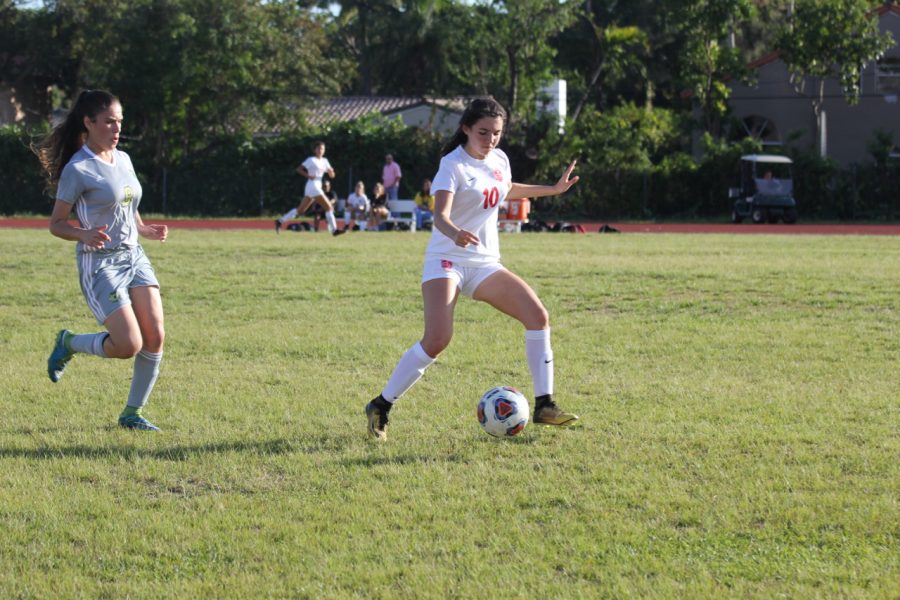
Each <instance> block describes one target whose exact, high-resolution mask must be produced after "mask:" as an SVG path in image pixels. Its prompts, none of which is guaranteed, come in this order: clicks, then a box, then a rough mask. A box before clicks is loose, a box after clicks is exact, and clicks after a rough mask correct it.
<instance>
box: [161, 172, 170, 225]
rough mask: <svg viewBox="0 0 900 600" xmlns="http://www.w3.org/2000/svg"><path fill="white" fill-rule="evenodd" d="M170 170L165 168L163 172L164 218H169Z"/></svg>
mask: <svg viewBox="0 0 900 600" xmlns="http://www.w3.org/2000/svg"><path fill="white" fill-rule="evenodd" d="M168 187H169V170H168V169H167V168H166V167H163V172H162V213H163V215H164V216H168V215H169V212H168V207H169V190H168Z"/></svg>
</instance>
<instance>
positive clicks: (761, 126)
mask: <svg viewBox="0 0 900 600" xmlns="http://www.w3.org/2000/svg"><path fill="white" fill-rule="evenodd" d="M742 123H743V125H744V133H745V135H746V136H747V137H750V138H753V139H754V140H759V141H760V142H762V145H763V146H781V134H779V133H778V128H777V127H776V126H775V123H773V122H772V121H771V120H770V119H767V118H766V117H762V116H760V115H750V116H749V117H744V120H743V121H742Z"/></svg>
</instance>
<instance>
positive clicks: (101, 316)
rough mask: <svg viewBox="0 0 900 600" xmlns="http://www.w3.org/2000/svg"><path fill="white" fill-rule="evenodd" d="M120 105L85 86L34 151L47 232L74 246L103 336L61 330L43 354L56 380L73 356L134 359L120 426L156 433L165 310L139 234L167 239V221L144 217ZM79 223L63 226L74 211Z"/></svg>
mask: <svg viewBox="0 0 900 600" xmlns="http://www.w3.org/2000/svg"><path fill="white" fill-rule="evenodd" d="M121 131H122V105H121V103H120V102H119V100H118V98H116V97H115V96H113V95H112V94H110V93H109V92H104V91H101V90H88V91H84V92H82V93H81V94H80V95H79V96H78V100H77V101H76V102H75V106H74V107H73V108H72V110H71V111H70V112H69V114H68V116H67V117H66V120H65V121H64V122H63V123H61V124H60V125H58V126H57V127H56V128H55V129H54V130H53V131H52V132H51V133H50V135H49V136H48V137H47V139H46V140H45V141H44V142H43V143H42V144H41V145H40V146H37V147H36V148H35V150H36V152H37V154H38V158H39V159H40V160H41V164H42V165H43V167H44V169H45V170H46V172H47V180H48V184H49V186H50V187H51V189H52V188H54V187H55V188H56V203H55V204H54V205H53V213H52V215H51V216H50V232H51V233H52V234H53V235H55V236H56V237H59V238H62V239H64V240H69V241H74V242H77V244H76V246H75V255H76V259H77V264H78V273H79V277H80V280H81V291H82V293H83V294H84V298H85V300H86V301H87V304H88V307H89V308H90V310H91V312H93V313H94V316H95V317H96V318H97V322H98V323H99V324H101V325H103V326H104V327H105V328H106V331H102V332H99V333H84V334H73V333H72V332H70V331H69V330H68V329H63V330H61V331H60V332H59V333H58V334H57V336H56V343H55V344H54V347H53V351H52V352H51V354H50V358H49V359H48V360H47V374H48V375H49V377H50V380H51V381H53V382H54V383H56V382H58V381H59V379H60V377H62V375H63V371H64V370H65V368H66V365H67V364H68V363H69V361H70V360H71V359H72V357H73V356H74V355H75V354H77V353H84V354H93V355H95V356H99V357H101V358H123V359H124V358H132V357H134V373H133V376H132V379H131V389H130V391H129V393H128V400H127V402H126V405H125V409H124V410H123V411H122V413H121V414H120V415H119V425H120V426H122V427H125V428H128V429H139V430H145V431H159V428H158V427H156V426H155V425H153V423H151V422H150V421H148V420H147V419H146V418H144V417H143V415H142V414H141V410H142V409H143V407H144V405H146V403H147V399H148V398H149V397H150V393H151V392H152V391H153V386H154V385H155V383H156V379H157V376H158V375H159V364H160V362H161V361H162V356H163V338H164V337H165V333H164V328H163V307H162V300H161V298H160V295H159V282H158V281H157V279H156V275H155V273H154V271H153V267H152V266H151V264H150V261H149V259H148V258H147V256H146V255H145V254H144V250H143V248H141V245H140V243H138V235H141V236H143V237H145V238H148V239H151V240H159V241H160V242H164V241H165V240H166V237H167V235H168V228H167V227H166V226H165V225H148V224H146V223H144V222H143V220H141V216H140V214H139V213H138V204H140V201H141V184H140V182H139V181H138V179H137V176H136V175H135V173H134V168H133V167H132V165H131V159H130V158H129V157H128V155H127V154H125V153H124V152H122V151H120V150H118V149H117V148H116V146H118V144H119V134H120V133H121ZM73 210H74V211H75V214H76V215H77V217H78V225H77V226H75V225H72V224H70V223H69V216H70V215H71V213H72V211H73Z"/></svg>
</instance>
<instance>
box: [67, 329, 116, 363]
mask: <svg viewBox="0 0 900 600" xmlns="http://www.w3.org/2000/svg"><path fill="white" fill-rule="evenodd" d="M107 337H109V334H108V333H106V332H105V331H103V332H101V333H76V334H74V335H72V336H70V337H69V338H68V339H67V340H66V346H68V348H69V350H71V351H72V352H80V353H82V354H93V355H94V356H99V357H101V358H108V357H107V356H106V352H105V351H104V350H103V342H104V341H106V338H107Z"/></svg>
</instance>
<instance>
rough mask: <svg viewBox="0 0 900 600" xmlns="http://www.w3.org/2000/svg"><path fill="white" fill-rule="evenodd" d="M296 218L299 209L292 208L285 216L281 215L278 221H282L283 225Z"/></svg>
mask: <svg viewBox="0 0 900 600" xmlns="http://www.w3.org/2000/svg"><path fill="white" fill-rule="evenodd" d="M296 216H297V209H296V208H292V209H291V210H289V211H287V212H286V213H284V214H283V215H281V218H280V219H278V220H279V221H281V222H282V223H284V222H285V221H289V220H290V219H293V218H294V217H296Z"/></svg>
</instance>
